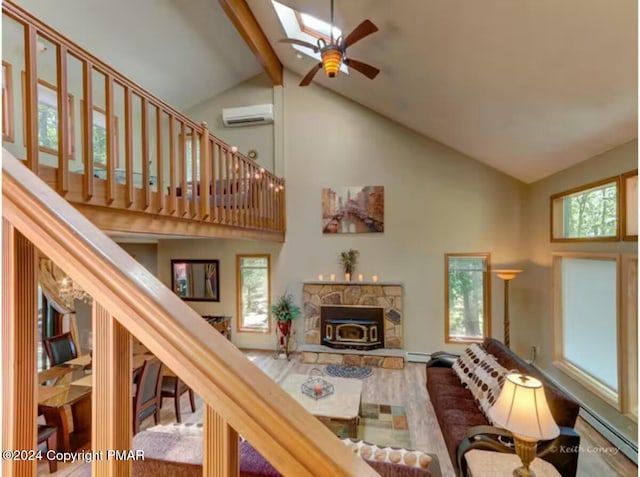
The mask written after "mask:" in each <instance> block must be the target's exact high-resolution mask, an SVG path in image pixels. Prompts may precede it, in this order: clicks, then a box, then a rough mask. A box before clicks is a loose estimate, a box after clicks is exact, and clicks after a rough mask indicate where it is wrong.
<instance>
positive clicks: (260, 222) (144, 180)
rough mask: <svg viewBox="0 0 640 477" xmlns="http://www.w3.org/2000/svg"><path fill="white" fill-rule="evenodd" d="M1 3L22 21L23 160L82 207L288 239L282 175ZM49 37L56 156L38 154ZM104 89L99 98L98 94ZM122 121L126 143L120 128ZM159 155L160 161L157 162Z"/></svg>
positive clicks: (5, 12)
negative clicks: (99, 127) (101, 129)
mask: <svg viewBox="0 0 640 477" xmlns="http://www.w3.org/2000/svg"><path fill="white" fill-rule="evenodd" d="M2 11H3V15H5V16H6V17H9V18H11V19H12V20H14V21H15V22H18V24H20V25H21V26H22V27H23V29H24V39H23V42H22V43H23V47H24V85H23V88H22V89H23V95H22V102H23V108H22V109H23V111H24V118H23V125H24V126H23V127H24V136H25V141H24V142H25V146H26V157H25V158H24V159H25V161H24V162H25V164H26V166H27V167H28V168H29V169H31V170H32V171H34V172H35V173H36V174H38V175H40V176H41V177H42V178H43V179H44V180H45V181H46V182H47V183H48V184H49V185H51V186H52V187H53V188H54V189H55V190H56V191H57V192H58V193H59V194H60V195H62V196H64V197H65V198H66V199H67V200H68V201H69V202H72V203H74V204H76V205H77V206H79V208H80V210H83V211H84V210H85V209H83V207H85V208H86V207H94V208H95V207H98V208H100V210H104V208H108V209H113V210H120V211H122V210H126V211H128V212H136V213H138V214H144V215H145V216H149V218H151V217H153V218H155V219H158V218H159V219H166V218H171V219H175V220H184V221H189V222H191V223H194V222H196V223H198V224H205V225H206V224H210V225H216V226H219V227H217V228H218V230H219V229H220V227H222V228H234V229H241V230H251V231H255V232H256V233H258V232H264V233H265V234H263V235H262V236H263V237H264V236H266V237H268V233H271V234H272V237H271V238H273V239H276V240H283V239H284V231H285V197H284V194H285V190H284V180H283V179H280V178H278V177H276V176H274V175H273V174H272V173H270V172H269V171H266V170H265V169H264V168H262V167H260V166H259V165H258V164H256V163H255V162H254V161H252V160H250V159H248V158H247V157H245V156H243V155H242V154H240V153H238V152H237V151H236V150H235V148H233V147H231V146H230V145H228V144H226V143H225V142H223V141H222V140H220V139H219V138H216V137H215V136H213V135H212V134H211V133H210V132H209V130H208V129H207V125H206V123H202V124H197V123H195V122H194V121H192V120H191V119H189V118H188V117H186V116H185V115H183V114H182V113H180V112H178V111H176V110H175V109H174V108H172V107H171V106H169V105H168V104H166V103H164V102H163V101H162V100H160V99H158V98H156V97H154V96H153V95H151V94H150V93H149V92H147V91H145V90H144V89H143V88H142V87H140V86H139V85H137V84H136V83H134V82H133V81H131V80H129V79H128V78H126V77H125V76H123V75H122V74H120V73H118V72H117V71H115V70H114V69H112V68H111V67H110V66H108V65H107V64H105V63H104V62H102V61H101V60H99V59H98V58H96V57H94V56H93V55H91V54H90V53H88V52H87V51H85V50H84V49H82V48H81V47H79V46H78V45H76V44H75V43H73V42H72V41H70V40H69V39H67V38H66V37H64V36H63V35H61V34H60V33H58V32H57V31H55V30H54V29H52V28H51V27H49V26H48V25H46V24H44V23H43V22H41V21H40V20H39V19H37V18H35V17H33V16H32V15H31V14H29V13H28V12H26V11H25V10H23V9H22V8H20V7H19V6H17V5H16V4H14V3H12V2H10V1H7V0H3V2H2ZM42 40H46V41H47V42H48V43H50V44H51V45H53V47H54V48H55V67H56V72H55V78H56V80H55V83H56V84H55V91H56V94H57V101H56V104H57V119H58V121H57V143H58V147H57V151H53V152H54V153H56V155H57V164H55V165H54V164H49V165H45V164H42V163H41V161H40V153H41V151H40V149H41V148H42V145H41V144H40V143H39V137H38V126H39V124H38V121H39V118H38V84H39V81H40V79H39V78H40V77H39V75H38V60H37V55H38V44H39V43H42ZM70 61H73V62H74V63H78V62H79V64H80V65H81V76H82V77H81V85H82V86H81V96H82V102H81V109H80V112H81V114H80V116H81V121H80V123H79V124H80V127H78V128H76V127H75V125H72V124H70V119H69V118H70V114H69V109H68V108H69V102H68V101H66V100H65V98H67V97H68V94H69V84H70V79H69V76H68V73H69V72H68V70H69V67H68V63H69V62H70ZM74 79H75V78H74ZM98 83H100V84H98ZM14 89H15V88H14ZM116 89H117V91H118V94H116ZM96 91H98V92H99V95H97V94H96ZM97 96H100V98H101V99H100V104H99V105H98V104H96V103H95V102H94V99H96V97H97ZM116 99H117V100H118V101H117V102H118V104H120V103H122V104H123V107H122V108H121V109H120V110H119V111H120V112H121V114H122V115H124V118H123V119H124V121H122V118H120V119H121V120H120V122H119V123H118V121H117V119H116V116H115V114H116V107H115V101H116ZM134 105H135V113H136V114H134ZM98 109H99V110H100V111H101V112H103V114H104V120H105V129H106V162H105V163H101V164H99V168H97V167H96V163H95V160H94V146H95V144H94V121H95V114H94V111H96V110H98ZM122 123H124V128H123V129H124V134H123V143H121V139H119V133H121V132H122V131H119V128H118V124H120V125H122ZM71 129H73V132H74V134H70V131H71ZM76 129H77V131H75V130H76ZM120 129H122V128H121V127H120ZM76 133H77V134H78V135H79V136H80V137H81V140H80V144H81V147H80V148H79V149H80V151H76V154H80V156H81V162H80V163H79V164H80V165H81V170H79V171H70V170H69V162H70V161H69V157H70V155H71V150H72V148H74V144H71V141H72V138H74V137H76ZM74 149H78V148H74ZM120 152H122V153H123V154H119V153H120ZM119 155H123V156H124V167H118V166H119V164H117V161H118V157H119ZM18 157H19V156H18ZM151 163H153V168H154V169H155V171H151V170H150V168H151V166H150V164H151ZM152 172H155V174H152ZM157 222H158V221H156V223H157ZM256 236H257V237H260V234H257V235H256Z"/></svg>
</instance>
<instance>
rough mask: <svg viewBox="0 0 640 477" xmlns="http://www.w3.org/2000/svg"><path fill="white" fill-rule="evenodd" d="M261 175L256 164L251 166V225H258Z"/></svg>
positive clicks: (255, 226)
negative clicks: (259, 181)
mask: <svg viewBox="0 0 640 477" xmlns="http://www.w3.org/2000/svg"><path fill="white" fill-rule="evenodd" d="M259 179H260V175H259V174H258V168H257V167H256V166H255V165H252V166H251V226H252V227H254V228H257V227H258V180H259Z"/></svg>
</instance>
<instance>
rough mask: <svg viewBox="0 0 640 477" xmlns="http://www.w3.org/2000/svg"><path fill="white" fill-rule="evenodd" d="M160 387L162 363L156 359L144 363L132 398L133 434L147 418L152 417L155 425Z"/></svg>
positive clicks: (157, 416)
mask: <svg viewBox="0 0 640 477" xmlns="http://www.w3.org/2000/svg"><path fill="white" fill-rule="evenodd" d="M161 386H162V363H161V362H160V361H158V360H157V359H150V360H147V361H145V362H144V364H143V365H142V369H141V370H140V374H139V375H138V383H137V385H136V393H135V395H134V397H133V434H134V435H135V434H137V433H138V432H139V431H140V424H141V423H142V421H144V420H145V419H146V418H147V417H149V416H151V415H153V420H154V422H155V424H158V421H159V417H160V399H161V398H160V388H161Z"/></svg>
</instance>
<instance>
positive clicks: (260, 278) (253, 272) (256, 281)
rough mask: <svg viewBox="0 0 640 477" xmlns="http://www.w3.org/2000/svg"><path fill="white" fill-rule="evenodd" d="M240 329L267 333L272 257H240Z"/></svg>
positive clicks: (238, 261)
mask: <svg viewBox="0 0 640 477" xmlns="http://www.w3.org/2000/svg"><path fill="white" fill-rule="evenodd" d="M236 277H237V285H238V286H237V299H238V303H237V305H238V306H237V312H238V320H237V323H238V325H237V329H238V331H254V332H262V333H268V332H269V331H270V326H269V325H270V320H269V310H270V308H271V298H270V297H271V291H270V290H271V286H270V265H269V255H237V256H236Z"/></svg>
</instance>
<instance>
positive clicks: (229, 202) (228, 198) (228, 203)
mask: <svg viewBox="0 0 640 477" xmlns="http://www.w3.org/2000/svg"><path fill="white" fill-rule="evenodd" d="M230 152H231V151H229V150H228V149H227V148H225V150H224V177H225V181H224V183H225V187H224V190H225V204H224V205H225V209H226V211H227V224H233V210H232V207H233V195H232V194H233V191H232V190H231V172H230V171H229V153H230Z"/></svg>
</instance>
